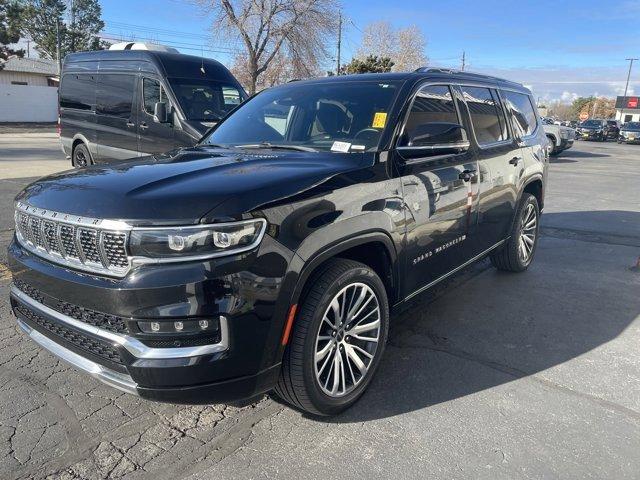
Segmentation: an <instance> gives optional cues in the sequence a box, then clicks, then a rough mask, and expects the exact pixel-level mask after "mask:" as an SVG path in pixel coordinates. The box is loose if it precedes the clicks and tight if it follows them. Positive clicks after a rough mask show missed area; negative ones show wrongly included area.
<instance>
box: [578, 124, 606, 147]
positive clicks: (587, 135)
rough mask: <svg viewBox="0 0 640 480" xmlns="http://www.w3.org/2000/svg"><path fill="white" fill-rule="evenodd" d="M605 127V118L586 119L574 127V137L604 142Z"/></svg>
mask: <svg viewBox="0 0 640 480" xmlns="http://www.w3.org/2000/svg"><path fill="white" fill-rule="evenodd" d="M607 128H608V127H607V122H606V120H587V121H586V122H582V123H581V124H580V125H578V128H576V139H580V140H597V141H599V142H606V141H607Z"/></svg>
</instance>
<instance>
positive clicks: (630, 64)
mask: <svg viewBox="0 0 640 480" xmlns="http://www.w3.org/2000/svg"><path fill="white" fill-rule="evenodd" d="M625 60H627V61H628V62H629V72H628V73H627V84H626V85H625V86H624V97H622V108H621V109H620V121H621V122H624V107H625V105H626V104H625V102H626V101H627V90H629V79H631V68H632V67H633V62H634V61H636V60H638V59H637V58H625Z"/></svg>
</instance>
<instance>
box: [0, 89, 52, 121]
mask: <svg viewBox="0 0 640 480" xmlns="http://www.w3.org/2000/svg"><path fill="white" fill-rule="evenodd" d="M57 120H58V89H57V88H55V87H34V86H32V85H0V122H55V121H57Z"/></svg>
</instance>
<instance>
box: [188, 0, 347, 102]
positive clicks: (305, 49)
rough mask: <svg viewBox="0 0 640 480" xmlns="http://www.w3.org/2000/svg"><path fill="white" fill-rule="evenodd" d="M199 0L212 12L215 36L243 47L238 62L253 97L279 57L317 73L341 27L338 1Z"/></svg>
mask: <svg viewBox="0 0 640 480" xmlns="http://www.w3.org/2000/svg"><path fill="white" fill-rule="evenodd" d="M198 1H199V3H201V4H204V5H205V6H206V7H208V8H209V9H210V10H212V11H213V13H214V16H215V19H216V20H215V23H214V31H216V32H218V33H219V34H221V35H225V36H226V37H227V38H228V37H232V38H235V39H237V40H239V41H240V42H241V43H242V45H243V46H244V52H243V54H242V55H239V56H238V58H237V59H236V60H237V61H241V62H243V63H245V67H244V70H245V71H246V74H247V75H248V78H247V81H246V87H247V89H248V90H249V92H250V93H255V91H256V89H257V88H258V86H259V85H260V77H261V75H263V74H265V72H267V70H268V69H269V66H270V65H271V64H272V62H273V61H274V59H276V58H280V59H281V60H282V61H288V62H291V63H292V64H294V65H298V66H305V67H306V68H307V71H309V72H311V71H314V70H318V67H319V65H320V64H321V63H322V61H323V60H324V59H325V58H326V56H327V51H326V48H325V46H326V44H327V42H328V40H329V37H330V36H332V35H333V34H334V33H335V29H336V25H337V17H338V16H337V11H338V8H337V7H338V5H337V0H198ZM279 56H280V57H279Z"/></svg>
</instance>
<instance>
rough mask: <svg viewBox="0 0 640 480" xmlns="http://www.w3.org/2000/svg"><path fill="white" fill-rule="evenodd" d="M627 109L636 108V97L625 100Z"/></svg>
mask: <svg viewBox="0 0 640 480" xmlns="http://www.w3.org/2000/svg"><path fill="white" fill-rule="evenodd" d="M627 108H638V97H630V98H629V100H627Z"/></svg>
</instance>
